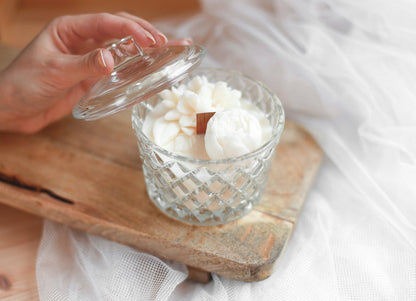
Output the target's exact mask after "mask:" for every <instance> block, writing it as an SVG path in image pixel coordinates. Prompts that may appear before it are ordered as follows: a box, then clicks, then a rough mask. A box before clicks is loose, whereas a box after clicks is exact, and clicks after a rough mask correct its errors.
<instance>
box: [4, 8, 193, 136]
mask: <svg viewBox="0 0 416 301" xmlns="http://www.w3.org/2000/svg"><path fill="white" fill-rule="evenodd" d="M126 36H133V38H134V39H135V41H136V43H137V44H138V45H139V46H141V47H160V46H163V45H164V44H166V43H167V38H166V37H165V36H164V35H163V34H162V33H161V32H160V31H159V30H157V29H156V28H155V27H154V26H153V25H152V24H150V23H149V22H147V21H145V20H143V19H141V18H138V17H136V16H133V15H130V14H127V13H117V14H107V13H103V14H90V15H77V16H63V17H59V18H57V19H54V20H53V21H52V22H51V23H49V24H48V25H47V26H46V27H45V28H44V29H43V30H42V31H41V32H40V33H39V34H38V36H37V37H36V38H35V39H34V40H33V41H32V42H31V43H30V44H29V45H28V46H27V47H26V48H25V49H24V50H23V51H22V52H21V53H20V55H19V56H18V57H17V58H16V59H15V60H14V61H13V62H12V63H11V64H10V65H9V66H8V67H7V68H6V69H5V70H3V71H2V72H1V73H0V91H1V93H0V131H6V132H15V133H25V134H30V133H35V132H37V131H39V130H41V129H43V128H44V127H46V126H47V125H49V124H51V123H53V122H55V121H57V120H59V119H61V118H62V117H64V116H66V115H68V114H69V113H70V112H71V111H72V108H73V107H74V105H75V104H76V103H77V102H78V101H79V100H80V98H81V97H82V95H83V94H84V93H85V91H86V90H87V89H88V88H89V87H90V86H91V85H92V84H93V83H94V81H95V80H96V79H97V78H99V77H100V76H103V75H106V74H109V73H111V72H112V70H113V67H114V60H113V58H112V56H111V54H110V52H109V51H108V50H107V49H105V48H103V45H105V43H106V41H109V40H114V39H121V38H124V37H126ZM172 44H189V41H187V40H180V41H174V42H172Z"/></svg>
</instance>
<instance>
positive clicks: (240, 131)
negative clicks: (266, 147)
mask: <svg viewBox="0 0 416 301" xmlns="http://www.w3.org/2000/svg"><path fill="white" fill-rule="evenodd" d="M261 145H262V129H261V126H260V122H259V120H258V119H257V118H256V116H254V115H253V114H251V113H250V112H249V111H246V110H243V109H228V110H224V111H221V112H218V113H216V114H215V115H214V116H213V117H212V118H211V119H210V120H209V121H208V125H207V130H206V133H205V149H206V152H207V154H208V156H209V157H210V159H214V160H217V159H225V158H231V157H238V156H241V155H244V154H247V153H249V152H251V151H253V150H256V149H257V148H259V147H260V146H261Z"/></svg>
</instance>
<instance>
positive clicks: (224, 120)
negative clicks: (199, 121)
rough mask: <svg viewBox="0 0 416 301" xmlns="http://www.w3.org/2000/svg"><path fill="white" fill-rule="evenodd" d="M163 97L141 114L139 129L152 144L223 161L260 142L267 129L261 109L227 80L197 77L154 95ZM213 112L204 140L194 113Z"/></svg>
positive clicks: (201, 157) (248, 150)
mask: <svg viewBox="0 0 416 301" xmlns="http://www.w3.org/2000/svg"><path fill="white" fill-rule="evenodd" d="M159 96H160V97H161V99H162V101H161V102H160V103H159V104H158V105H157V106H156V107H155V108H154V110H153V111H152V112H151V113H149V114H148V116H147V117H146V119H145V121H144V124H143V130H144V133H145V134H146V135H147V136H148V137H149V138H150V139H151V140H152V141H154V142H155V143H156V144H157V145H159V146H161V147H163V148H165V149H167V150H169V151H171V152H175V153H179V154H181V155H184V156H187V157H190V158H197V159H213V160H216V159H224V158H230V157H236V156H240V155H244V154H246V153H249V152H251V151H253V150H255V149H257V148H259V147H260V146H261V145H262V144H264V143H265V142H266V141H267V140H268V139H270V135H271V127H270V125H269V123H268V120H267V118H266V117H265V115H264V113H263V112H262V111H260V110H259V109H258V108H257V107H256V106H254V105H253V104H251V103H249V102H248V101H247V100H244V99H242V98H241V91H238V90H235V89H232V88H230V87H229V86H228V85H227V83H225V82H223V81H218V82H216V83H211V82H209V81H208V80H207V78H206V77H205V76H196V77H194V78H193V79H192V80H191V81H189V82H188V84H186V85H185V84H182V85H179V86H178V87H177V88H175V87H173V88H172V89H170V90H164V91H162V92H161V93H159ZM204 112H216V114H215V115H214V117H213V118H211V120H210V121H209V123H208V128H207V133H206V135H205V139H204V136H203V135H197V133H196V114H197V113H204Z"/></svg>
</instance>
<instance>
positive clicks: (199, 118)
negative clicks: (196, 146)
mask: <svg viewBox="0 0 416 301" xmlns="http://www.w3.org/2000/svg"><path fill="white" fill-rule="evenodd" d="M214 114H215V112H206V113H197V114H196V134H197V135H200V134H205V132H206V131H207V124H208V121H209V120H210V119H211V117H212V116H214Z"/></svg>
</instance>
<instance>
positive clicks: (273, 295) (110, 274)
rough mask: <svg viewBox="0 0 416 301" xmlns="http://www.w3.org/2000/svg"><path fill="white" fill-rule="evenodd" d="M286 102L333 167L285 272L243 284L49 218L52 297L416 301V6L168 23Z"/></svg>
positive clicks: (227, 14)
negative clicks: (196, 274) (193, 275)
mask: <svg viewBox="0 0 416 301" xmlns="http://www.w3.org/2000/svg"><path fill="white" fill-rule="evenodd" d="M160 27H161V28H162V30H164V31H165V32H168V33H170V34H173V35H174V36H177V37H189V36H190V37H192V38H193V39H194V41H195V42H198V43H201V44H204V45H205V46H206V47H207V49H208V54H209V56H208V58H207V59H206V60H205V61H204V64H205V65H209V66H221V67H223V68H229V69H235V70H240V71H242V72H244V73H246V74H248V75H250V76H252V77H254V78H257V79H259V80H261V81H263V82H265V83H266V84H267V85H268V86H269V87H270V88H271V89H272V90H273V91H275V92H276V93H277V95H278V96H279V97H280V98H281V100H282V102H283V105H284V107H285V109H286V112H287V115H288V118H289V119H292V120H296V121H297V122H299V123H301V124H303V125H304V126H305V127H306V128H307V129H308V130H309V131H310V132H311V133H312V134H313V135H314V137H315V138H316V140H317V141H318V143H319V144H320V145H321V147H322V148H323V150H324V152H325V155H326V157H325V160H324V162H323V165H322V168H321V171H320V173H319V175H318V177H317V180H316V183H315V185H314V187H313V188H312V190H311V192H310V194H309V196H308V199H307V202H306V205H305V207H304V210H303V213H302V215H301V217H300V220H299V223H298V225H297V227H296V230H295V232H294V235H293V238H292V240H291V241H290V243H289V245H288V248H287V250H286V252H285V253H284V255H283V256H282V257H281V260H280V261H279V262H278V263H277V265H276V268H275V271H274V273H273V275H272V276H271V277H270V278H268V279H267V280H264V281H262V282H257V283H242V282H238V281H234V280H230V279H225V278H222V277H218V276H216V275H214V278H213V281H212V282H210V283H208V284H198V283H194V282H189V281H184V279H185V278H186V268H185V267H184V266H183V265H181V264H177V263H172V262H163V261H161V260H159V259H157V258H155V257H153V256H150V255H147V254H143V253H141V252H138V251H135V250H133V249H131V248H129V247H126V246H122V245H119V244H117V243H114V242H109V241H107V240H105V239H103V238H100V237H96V236H94V235H88V234H85V233H82V232H78V231H75V230H71V229H69V228H67V227H64V226H61V225H58V224H54V223H52V222H45V227H44V233H43V238H42V241H41V245H40V248H39V255H38V260H37V269H36V272H37V280H38V287H39V295H40V299H41V300H239V301H241V300H415V299H416V222H415V221H416V219H415V216H416V2H415V1H413V0H394V1H392V0H377V1H376V0H361V1H354V0H332V1H330V0H274V1H272V0H263V1H262V0H259V1H254V0H253V1H247V0H245V1H243V0H228V1H221V0H205V1H204V2H203V12H202V13H200V14H198V15H196V16H192V17H190V18H188V19H186V20H183V19H182V20H169V21H166V20H165V21H164V22H162V23H161V24H160Z"/></svg>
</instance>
